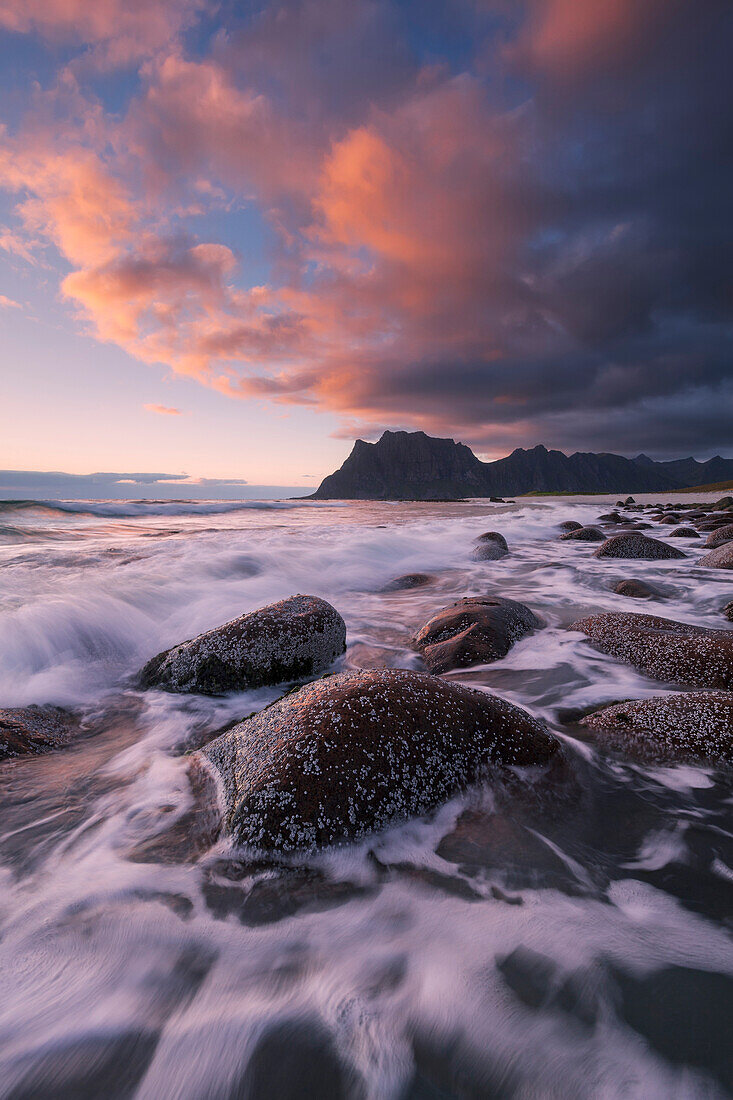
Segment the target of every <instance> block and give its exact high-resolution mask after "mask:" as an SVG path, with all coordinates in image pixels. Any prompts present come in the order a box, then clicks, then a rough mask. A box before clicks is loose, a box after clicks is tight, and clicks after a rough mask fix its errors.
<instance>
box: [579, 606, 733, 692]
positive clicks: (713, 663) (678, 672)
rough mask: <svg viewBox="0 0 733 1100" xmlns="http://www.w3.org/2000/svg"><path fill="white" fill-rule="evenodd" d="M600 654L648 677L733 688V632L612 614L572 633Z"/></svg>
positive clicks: (589, 620)
mask: <svg viewBox="0 0 733 1100" xmlns="http://www.w3.org/2000/svg"><path fill="white" fill-rule="evenodd" d="M570 629H571V630H580V631H582V633H583V634H586V635H587V637H588V638H589V640H590V641H591V643H592V645H593V646H594V648H595V649H598V650H600V651H601V653H609V654H610V655H611V656H612V657H616V658H617V659H618V660H619V661H623V662H624V664H628V665H633V666H634V667H635V668H637V669H639V670H640V671H641V672H645V673H646V674H647V676H651V677H652V678H653V679H656V680H664V681H666V682H668V683H680V684H690V685H692V686H693V687H707V688H724V689H728V690H730V689H731V688H733V630H710V629H708V628H706V627H702V626H693V625H692V624H691V623H680V622H676V621H675V620H674V619H662V618H659V617H657V616H656V615H639V614H636V613H634V612H630V611H618V612H615V611H611V612H606V613H603V614H599V615H589V616H588V617H587V618H585V619H579V620H578V621H577V622H575V623H573V624H572V626H571V627H570Z"/></svg>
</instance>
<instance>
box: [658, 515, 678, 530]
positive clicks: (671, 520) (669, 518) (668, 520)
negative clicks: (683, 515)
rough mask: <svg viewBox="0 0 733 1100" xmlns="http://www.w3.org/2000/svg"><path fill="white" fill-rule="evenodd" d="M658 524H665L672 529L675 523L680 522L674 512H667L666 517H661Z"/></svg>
mask: <svg viewBox="0 0 733 1100" xmlns="http://www.w3.org/2000/svg"><path fill="white" fill-rule="evenodd" d="M659 522H660V524H667V526H669V527H674V525H675V523H679V522H680V517H679V516H678V515H677V514H676V513H675V512H669V513H667V515H664V516H662V518H661V519H660V521H659Z"/></svg>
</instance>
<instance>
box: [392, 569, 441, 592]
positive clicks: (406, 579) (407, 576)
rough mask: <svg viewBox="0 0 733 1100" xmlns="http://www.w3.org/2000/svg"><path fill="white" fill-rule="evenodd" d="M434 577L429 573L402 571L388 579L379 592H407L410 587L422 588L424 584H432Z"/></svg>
mask: <svg viewBox="0 0 733 1100" xmlns="http://www.w3.org/2000/svg"><path fill="white" fill-rule="evenodd" d="M434 580H435V577H433V576H431V575H430V573H403V574H402V576H400V577H395V578H394V580H391V581H388V582H387V584H385V586H384V588H381V589H380V592H409V591H410V589H412V588H423V587H424V586H425V585H426V584H432V583H433V581H434Z"/></svg>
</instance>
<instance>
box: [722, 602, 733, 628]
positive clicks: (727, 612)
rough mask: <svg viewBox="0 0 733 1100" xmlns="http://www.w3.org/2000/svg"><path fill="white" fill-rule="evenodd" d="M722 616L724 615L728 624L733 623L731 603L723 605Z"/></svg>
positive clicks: (732, 604) (732, 603) (732, 605)
mask: <svg viewBox="0 0 733 1100" xmlns="http://www.w3.org/2000/svg"><path fill="white" fill-rule="evenodd" d="M723 614H724V615H725V617H726V619H727V620H728V622H729V623H733V601H731V603H727V604H726V605H725V607H724V608H723Z"/></svg>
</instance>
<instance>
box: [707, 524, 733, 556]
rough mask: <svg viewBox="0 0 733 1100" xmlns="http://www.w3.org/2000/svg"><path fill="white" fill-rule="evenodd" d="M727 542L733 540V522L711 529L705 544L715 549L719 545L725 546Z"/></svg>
mask: <svg viewBox="0 0 733 1100" xmlns="http://www.w3.org/2000/svg"><path fill="white" fill-rule="evenodd" d="M726 542H733V523H726V524H725V526H724V527H717V528H716V529H715V530H714V531H711V532H710V534H709V535H708V537H707V538H706V539H705V545H706V546H709V547H710V549H711V550H714V549H715V548H716V547H717V546H724V545H725V543H726Z"/></svg>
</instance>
